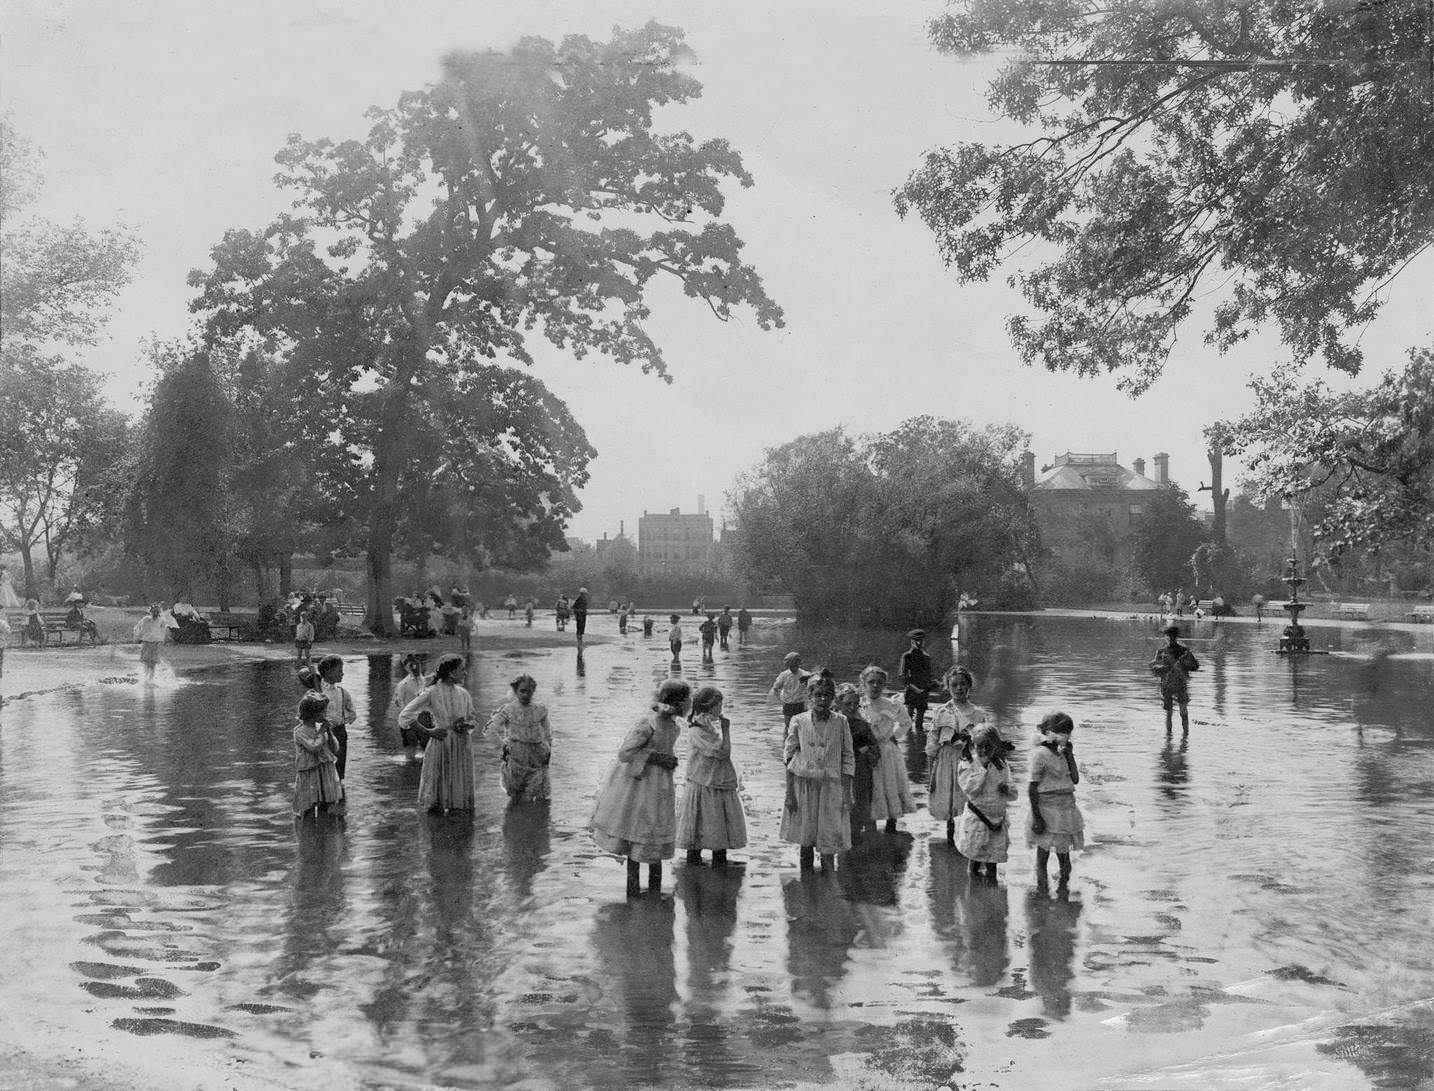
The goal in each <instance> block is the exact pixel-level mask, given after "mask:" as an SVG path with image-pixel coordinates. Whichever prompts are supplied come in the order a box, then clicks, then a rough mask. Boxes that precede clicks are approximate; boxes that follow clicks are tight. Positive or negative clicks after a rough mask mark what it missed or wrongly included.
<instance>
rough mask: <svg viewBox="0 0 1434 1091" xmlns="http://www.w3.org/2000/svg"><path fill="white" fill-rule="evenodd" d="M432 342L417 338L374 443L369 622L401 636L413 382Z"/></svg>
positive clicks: (391, 388) (371, 627) (379, 631)
mask: <svg viewBox="0 0 1434 1091" xmlns="http://www.w3.org/2000/svg"><path fill="white" fill-rule="evenodd" d="M427 353H428V342H427V341H426V340H424V339H423V338H421V337H415V338H414V340H413V343H412V345H411V346H410V353H409V356H408V358H407V360H406V361H405V362H404V365H403V366H401V367H400V368H399V369H398V372H397V374H395V375H394V377H393V379H392V380H391V381H390V382H389V385H388V390H387V391H386V392H385V395H384V399H383V408H382V410H381V411H380V413H379V421H378V430H377V433H376V435H375V437H374V444H373V507H372V508H371V510H370V511H369V532H368V604H367V608H366V611H365V614H364V625H365V626H367V628H368V631H369V632H371V633H373V635H374V636H396V635H398V634H397V633H396V632H395V630H394V624H393V532H394V528H395V527H396V526H397V524H398V479H399V473H400V471H401V469H402V466H403V454H404V448H405V446H406V439H405V436H404V434H403V420H404V417H405V416H406V415H407V412H408V398H409V388H410V384H411V383H412V382H413V377H414V376H415V375H418V374H421V373H422V371H423V366H424V362H425V359H426V356H427Z"/></svg>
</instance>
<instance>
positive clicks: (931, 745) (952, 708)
mask: <svg viewBox="0 0 1434 1091" xmlns="http://www.w3.org/2000/svg"><path fill="white" fill-rule="evenodd" d="M943 684H944V685H945V686H946V689H947V691H948V692H949V693H950V694H951V700H949V701H947V702H946V703H945V704H944V705H942V706H941V707H940V708H938V709H937V710H936V715H935V716H933V717H932V718H931V730H930V732H929V733H928V734H927V736H926V756H927V757H928V758H929V759H931V775H930V778H929V780H928V781H927V783H928V785H929V786H930V789H931V796H930V800H929V802H928V804H927V805H928V807H929V808H930V810H931V817H932V818H934V819H936V820H937V821H943V820H944V821H945V823H946V840H947V841H953V842H954V841H955V840H956V820H957V819H958V818H960V817H961V812H962V811H963V810H964V809H965V807H966V797H965V796H963V795H962V794H961V785H960V784H959V783H958V782H957V779H956V770H957V767H958V766H960V764H961V759H962V758H963V757H969V756H970V745H971V732H972V731H973V730H975V728H976V727H977V726H979V725H980V724H984V723H986V722H987V719H988V717H987V716H986V713H984V712H982V711H981V710H980V709H979V708H977V707H976V706H975V705H973V704H972V703H971V701H970V694H971V688H972V686H973V685H974V684H975V682H974V679H973V678H972V677H971V672H970V671H968V670H967V669H966V668H965V667H961V666H956V667H952V668H951V669H950V670H949V671H947V672H946V677H945V678H944V679H943Z"/></svg>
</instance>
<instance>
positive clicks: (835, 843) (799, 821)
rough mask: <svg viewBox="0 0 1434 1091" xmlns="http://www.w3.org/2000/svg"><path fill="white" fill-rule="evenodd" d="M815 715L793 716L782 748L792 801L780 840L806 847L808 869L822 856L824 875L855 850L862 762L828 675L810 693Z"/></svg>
mask: <svg viewBox="0 0 1434 1091" xmlns="http://www.w3.org/2000/svg"><path fill="white" fill-rule="evenodd" d="M807 697H808V700H809V701H810V702H811V706H812V707H811V711H810V712H803V713H802V714H801V715H799V716H794V717H792V726H791V730H789V731H788V732H787V738H786V741H785V742H784V743H783V744H782V761H783V764H785V765H786V767H787V800H786V806H785V807H783V808H782V824H781V828H780V836H781V838H782V840H783V841H787V842H789V843H791V844H794V845H800V846H801V852H800V854H799V857H798V858H799V860H800V862H801V866H802V868H803V869H804V870H806V869H810V868H811V866H812V857H813V854H814V853H820V854H821V858H822V870H823V871H830V870H831V869H832V866H833V864H834V862H835V859H836V854H837V853H838V852H841V851H843V850H845V849H849V848H851V818H850V811H851V802H852V779H853V777H854V776H855V773H856V759H855V757H854V756H853V754H852V749H851V729H850V728H849V727H847V722H846V717H845V716H843V715H842V714H841V713H840V712H834V711H832V703H833V701H835V700H836V685H835V683H834V682H833V681H832V679H831V676H830V675H829V674H827V673H825V672H821V673H818V674H814V675H812V681H811V686H810V688H809V689H808V690H807Z"/></svg>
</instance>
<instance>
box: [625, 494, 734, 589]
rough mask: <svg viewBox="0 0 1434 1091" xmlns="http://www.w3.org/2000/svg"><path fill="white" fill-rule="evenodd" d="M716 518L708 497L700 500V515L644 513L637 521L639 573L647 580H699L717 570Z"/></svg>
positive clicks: (677, 510)
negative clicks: (694, 578)
mask: <svg viewBox="0 0 1434 1091" xmlns="http://www.w3.org/2000/svg"><path fill="white" fill-rule="evenodd" d="M712 531H713V526H712V516H710V515H708V514H707V502H706V497H704V496H700V495H699V496H698V497H697V512H696V513H695V514H692V513H687V514H683V512H682V510H681V509H680V508H672V509H670V510H669V511H667V512H666V513H656V512H647V511H644V512H643V513H642V518H641V519H639V520H638V521H637V570H638V572H639V573H641V574H642V575H644V576H699V575H706V574H707V573H709V572H711V571H713V570H714V569H715V568H716V566H717V550H716V543H715V541H714V540H713V536H712Z"/></svg>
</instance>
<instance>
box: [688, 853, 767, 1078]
mask: <svg viewBox="0 0 1434 1091" xmlns="http://www.w3.org/2000/svg"><path fill="white" fill-rule="evenodd" d="M743 877H744V871H743V869H742V868H736V867H725V868H704V867H685V868H679V869H678V872H677V897H678V900H679V901H681V902H682V911H683V915H684V917H685V919H686V926H685V931H686V935H687V995H688V1004H687V1018H686V1020H685V1022H686V1023H687V1033H686V1037H687V1047H686V1049H685V1050H684V1063H685V1065H686V1066H687V1070H688V1071H690V1072H713V1071H721V1072H731V1071H734V1066H736V1065H737V1064H738V1061H737V1058H736V1056H735V1054H734V1053H733V1052H732V1043H731V1042H730V1041H729V1040H728V1038H729V1034H728V1027H727V1022H728V1020H727V1018H726V1016H727V1004H728V1003H729V996H728V994H729V992H730V991H731V982H730V973H729V971H730V967H731V961H732V933H733V931H734V930H735V929H736V927H737V902H738V900H739V898H740V897H741V892H742V879H743ZM755 1074H756V1073H754V1075H755Z"/></svg>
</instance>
